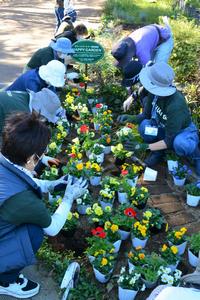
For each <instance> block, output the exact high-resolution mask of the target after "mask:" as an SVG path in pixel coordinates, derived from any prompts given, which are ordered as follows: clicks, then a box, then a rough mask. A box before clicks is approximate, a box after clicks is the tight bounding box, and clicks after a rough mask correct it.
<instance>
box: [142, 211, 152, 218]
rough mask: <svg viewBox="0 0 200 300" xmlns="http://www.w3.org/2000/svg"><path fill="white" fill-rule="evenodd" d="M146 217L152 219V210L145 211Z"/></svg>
mask: <svg viewBox="0 0 200 300" xmlns="http://www.w3.org/2000/svg"><path fill="white" fill-rule="evenodd" d="M144 217H146V218H147V219H150V218H151V217H152V212H151V211H150V210H147V211H145V212H144Z"/></svg>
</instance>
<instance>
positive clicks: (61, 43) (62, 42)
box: [51, 37, 74, 54]
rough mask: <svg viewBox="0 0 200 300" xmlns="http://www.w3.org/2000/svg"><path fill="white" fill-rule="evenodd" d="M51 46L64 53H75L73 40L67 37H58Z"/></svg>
mask: <svg viewBox="0 0 200 300" xmlns="http://www.w3.org/2000/svg"><path fill="white" fill-rule="evenodd" d="M51 48H53V49H54V50H56V51H59V52H62V53H64V54H72V53H74V49H72V43H71V41H70V40H69V39H68V38H65V37H60V38H58V39H57V40H56V42H55V43H54V44H51Z"/></svg>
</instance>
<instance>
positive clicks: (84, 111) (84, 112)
mask: <svg viewBox="0 0 200 300" xmlns="http://www.w3.org/2000/svg"><path fill="white" fill-rule="evenodd" d="M77 111H78V114H79V116H80V118H81V119H83V120H86V119H88V118H89V115H90V112H89V110H88V108H87V105H86V104H85V103H83V104H82V103H80V102H79V103H78V104H77Z"/></svg>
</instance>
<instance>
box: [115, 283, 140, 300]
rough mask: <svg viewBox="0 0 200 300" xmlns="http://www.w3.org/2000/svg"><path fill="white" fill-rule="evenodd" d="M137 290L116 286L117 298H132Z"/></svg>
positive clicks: (130, 299)
mask: <svg viewBox="0 0 200 300" xmlns="http://www.w3.org/2000/svg"><path fill="white" fill-rule="evenodd" d="M137 293H138V291H135V290H127V289H123V288H121V287H120V286H119V287H118V297H119V300H134V299H135V297H136V295H137Z"/></svg>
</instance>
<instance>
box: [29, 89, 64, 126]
mask: <svg viewBox="0 0 200 300" xmlns="http://www.w3.org/2000/svg"><path fill="white" fill-rule="evenodd" d="M28 93H29V94H30V103H29V104H30V108H31V109H34V110H36V111H37V112H38V113H40V114H41V115H42V116H44V117H45V118H46V119H47V120H48V121H49V122H52V123H56V121H57V119H58V118H57V116H56V114H57V111H58V109H59V108H60V107H61V103H60V100H59V98H58V96H57V95H56V94H55V93H54V92H52V91H51V90H49V89H48V88H43V89H42V90H41V91H40V92H37V93H35V92H33V91H30V90H28Z"/></svg>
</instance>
